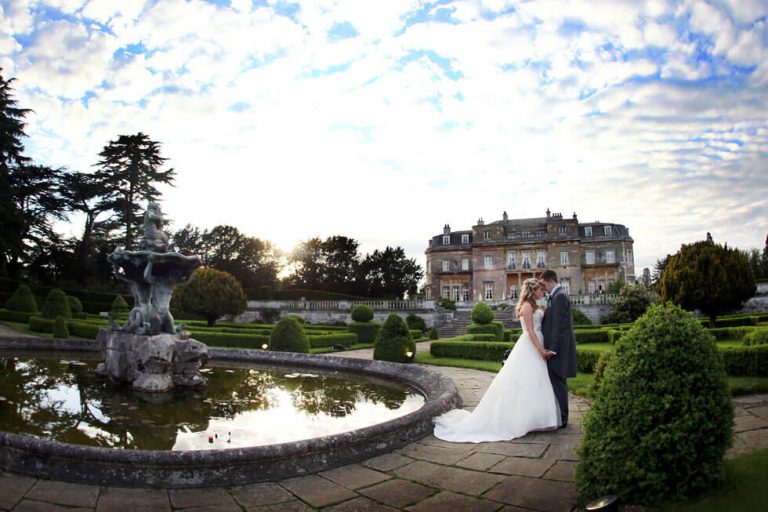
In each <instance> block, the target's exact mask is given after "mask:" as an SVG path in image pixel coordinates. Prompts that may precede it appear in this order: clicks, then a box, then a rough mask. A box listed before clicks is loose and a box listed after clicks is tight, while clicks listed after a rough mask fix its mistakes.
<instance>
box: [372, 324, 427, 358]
mask: <svg viewBox="0 0 768 512" xmlns="http://www.w3.org/2000/svg"><path fill="white" fill-rule="evenodd" d="M407 352H411V353H412V354H413V355H414V356H415V355H416V343H415V342H414V341H413V338H412V337H411V332H410V331H409V330H408V326H407V325H405V322H404V321H403V319H402V318H401V317H400V315H396V314H394V313H392V314H391V315H389V316H388V317H387V320H386V321H385V322H384V325H382V326H381V329H380V330H379V334H378V336H376V341H375V343H374V345H373V358H374V359H376V360H380V361H392V362H395V363H407V362H409V361H410V360H409V358H408V356H407V355H406V353H407Z"/></svg>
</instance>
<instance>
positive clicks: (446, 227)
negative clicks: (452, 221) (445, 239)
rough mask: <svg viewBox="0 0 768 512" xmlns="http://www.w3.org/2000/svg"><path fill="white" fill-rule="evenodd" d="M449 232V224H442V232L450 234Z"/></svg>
mask: <svg viewBox="0 0 768 512" xmlns="http://www.w3.org/2000/svg"><path fill="white" fill-rule="evenodd" d="M450 233H451V226H449V225H448V224H446V225H445V226H443V234H444V235H448V234H450Z"/></svg>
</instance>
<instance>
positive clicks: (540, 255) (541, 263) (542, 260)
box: [536, 251, 547, 268]
mask: <svg viewBox="0 0 768 512" xmlns="http://www.w3.org/2000/svg"><path fill="white" fill-rule="evenodd" d="M546 266H547V252H546V251H536V268H544V267H546Z"/></svg>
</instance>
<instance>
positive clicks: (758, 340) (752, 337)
mask: <svg viewBox="0 0 768 512" xmlns="http://www.w3.org/2000/svg"><path fill="white" fill-rule="evenodd" d="M742 343H743V344H744V345H766V344H768V329H755V330H754V331H752V332H750V333H749V334H747V335H746V336H744V341H743V342H742Z"/></svg>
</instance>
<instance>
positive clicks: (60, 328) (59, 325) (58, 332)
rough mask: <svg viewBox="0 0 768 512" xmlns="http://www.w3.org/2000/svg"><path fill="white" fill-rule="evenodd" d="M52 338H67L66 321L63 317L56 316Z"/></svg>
mask: <svg viewBox="0 0 768 512" xmlns="http://www.w3.org/2000/svg"><path fill="white" fill-rule="evenodd" d="M53 337H54V338H69V327H68V326H67V319H66V318H64V317H63V316H57V317H56V320H54V322H53Z"/></svg>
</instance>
